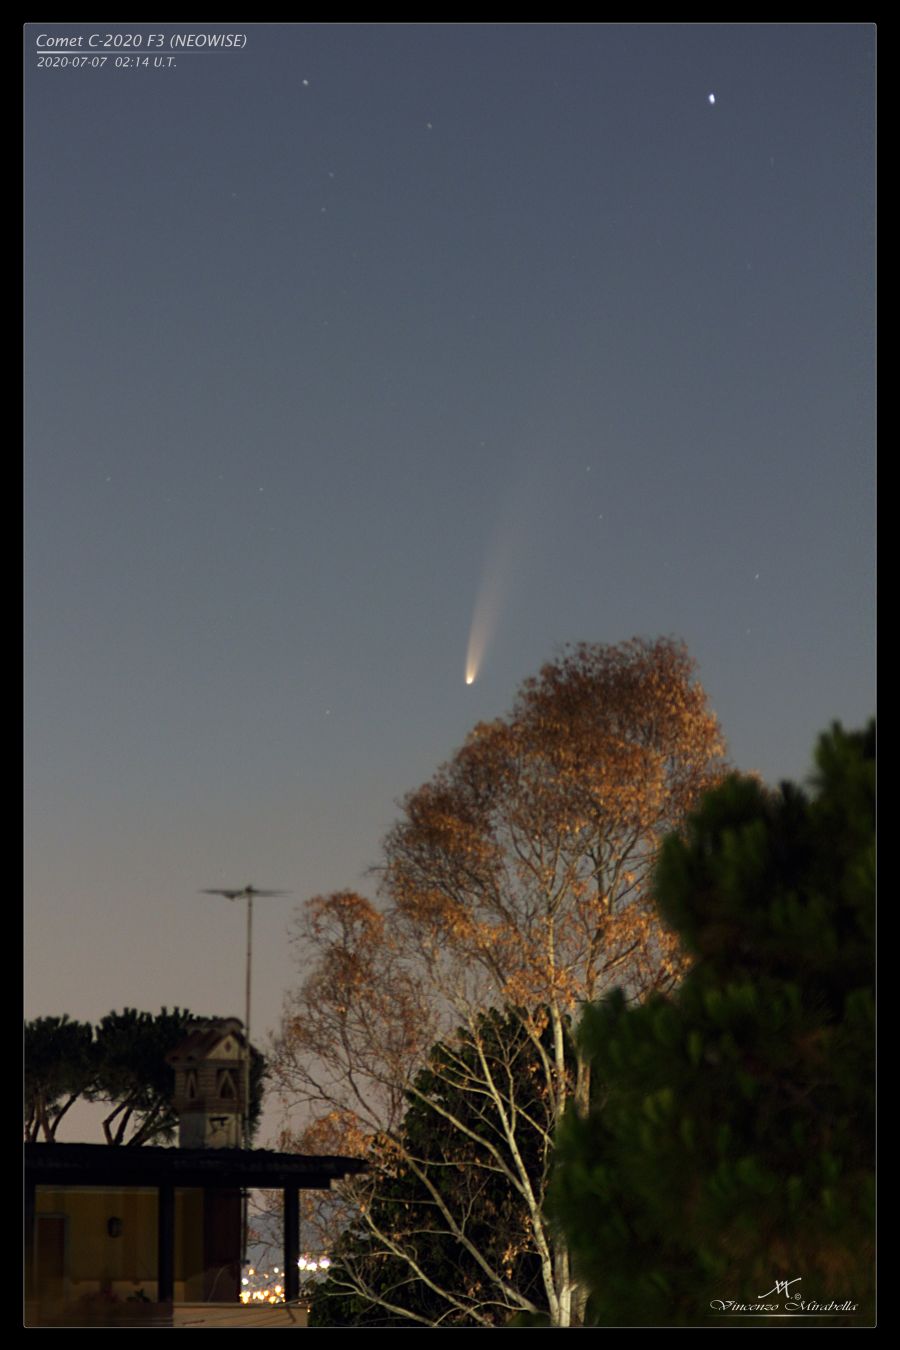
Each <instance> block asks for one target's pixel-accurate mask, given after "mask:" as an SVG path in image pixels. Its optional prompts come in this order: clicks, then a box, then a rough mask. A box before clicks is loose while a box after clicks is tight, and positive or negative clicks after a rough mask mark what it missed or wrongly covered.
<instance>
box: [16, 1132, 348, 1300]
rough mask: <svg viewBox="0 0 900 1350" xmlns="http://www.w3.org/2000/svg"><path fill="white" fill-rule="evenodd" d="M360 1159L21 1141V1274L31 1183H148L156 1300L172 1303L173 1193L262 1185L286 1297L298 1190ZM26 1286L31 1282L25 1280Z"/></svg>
mask: <svg viewBox="0 0 900 1350" xmlns="http://www.w3.org/2000/svg"><path fill="white" fill-rule="evenodd" d="M364 1166H365V1164H364V1163H363V1162H362V1160H361V1159H359V1158H345V1157H340V1156H325V1157H315V1156H310V1155H305V1154H296V1153H275V1152H271V1151H269V1150H267V1149H246V1150H245V1149H213V1148H157V1147H138V1148H129V1147H127V1146H111V1145H108V1144H26V1145H25V1222H26V1242H25V1251H26V1278H28V1277H29V1276H30V1274H31V1271H30V1267H31V1260H32V1253H33V1232H34V1213H35V1190H36V1188H37V1187H38V1186H52V1187H54V1188H57V1189H62V1188H66V1189H68V1188H69V1187H79V1186H104V1187H116V1188H119V1189H123V1190H127V1189H128V1188H130V1187H142V1188H153V1189H155V1190H156V1192H157V1218H158V1229H157V1233H158V1238H157V1298H158V1301H159V1302H160V1303H171V1302H172V1301H173V1299H174V1285H175V1190H176V1188H182V1187H183V1188H192V1189H199V1190H203V1191H209V1190H235V1189H264V1190H275V1191H281V1192H282V1195H283V1197H284V1274H285V1299H286V1301H288V1302H290V1301H291V1300H292V1299H296V1298H298V1297H299V1294H300V1271H299V1268H298V1264H297V1262H298V1258H299V1256H300V1209H299V1202H298V1201H299V1192H300V1191H302V1190H308V1191H324V1190H329V1189H330V1188H331V1186H332V1184H333V1183H334V1182H336V1181H341V1180H342V1179H343V1178H344V1177H348V1176H353V1175H356V1174H357V1173H359V1172H361V1171H363V1169H364ZM28 1282H29V1283H31V1280H30V1279H29V1281H28Z"/></svg>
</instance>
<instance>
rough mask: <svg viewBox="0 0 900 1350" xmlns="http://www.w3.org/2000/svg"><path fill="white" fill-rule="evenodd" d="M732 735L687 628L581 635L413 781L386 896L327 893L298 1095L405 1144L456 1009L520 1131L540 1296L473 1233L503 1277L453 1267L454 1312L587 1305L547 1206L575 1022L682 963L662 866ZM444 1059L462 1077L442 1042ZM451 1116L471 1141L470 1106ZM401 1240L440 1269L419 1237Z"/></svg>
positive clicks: (301, 1034)
mask: <svg viewBox="0 0 900 1350" xmlns="http://www.w3.org/2000/svg"><path fill="white" fill-rule="evenodd" d="M722 749H723V746H722V740H721V736H720V733H719V729H718V725H717V722H716V719H715V717H714V716H713V714H712V713H711V712H710V711H709V709H708V706H707V701H706V696H705V694H704V692H703V690H702V688H701V687H700V685H699V684H698V683H697V682H696V680H695V678H694V670H693V665H692V663H691V661H690V659H689V657H688V655H687V653H686V651H685V650H684V648H683V647H681V646H680V645H678V644H676V643H674V642H671V641H667V640H660V641H657V642H652V643H651V642H648V641H641V640H637V639H635V640H634V641H632V642H630V643H626V644H623V645H622V646H620V647H599V646H580V647H577V648H574V649H570V650H568V651H567V652H566V653H565V654H564V655H563V657H562V658H561V659H560V660H559V661H557V662H555V663H554V664H551V665H548V666H547V667H545V669H544V670H543V671H542V672H541V674H540V676H539V677H538V678H536V679H533V680H530V681H528V682H527V683H526V684H525V686H524V687H523V689H522V691H521V693H520V695H519V697H518V699H517V701H516V703H515V705H514V707H513V710H512V713H511V714H510V716H509V717H507V718H505V719H498V720H497V721H495V722H492V723H490V724H482V725H480V726H478V727H476V728H475V730H474V731H473V732H472V734H471V735H470V736H469V738H468V740H467V741H466V743H465V745H464V746H463V747H462V749H461V750H460V751H459V752H458V753H457V754H456V755H455V756H454V758H453V759H452V760H451V761H450V763H449V764H447V765H445V766H444V767H443V768H442V769H440V770H439V771H438V773H437V774H436V775H435V777H434V778H433V779H432V780H431V782H430V783H427V784H426V785H425V786H424V787H422V788H420V789H419V790H418V791H416V792H413V793H411V794H410V795H409V796H408V797H407V798H406V799H405V801H404V802H403V803H402V815H401V818H400V819H399V821H398V822H397V824H396V825H395V826H394V828H393V829H392V830H391V831H390V833H389V834H388V836H387V838H386V840H385V843H384V865H383V868H382V905H383V908H382V909H381V910H378V909H376V908H375V906H374V905H372V904H370V903H369V902H368V901H367V900H365V899H363V898H362V897H360V896H356V895H352V894H348V893H341V894H338V895H334V896H331V897H326V898H318V899H316V900H314V901H312V902H311V903H310V905H309V907H308V910H307V919H306V924H305V926H304V927H303V928H302V930H301V941H302V944H303V950H304V952H305V953H306V954H310V953H311V954H312V956H313V960H314V965H313V968H312V972H311V974H310V975H309V977H308V979H307V980H306V982H305V983H304V984H303V986H302V987H301V988H300V989H299V990H298V991H297V993H296V994H295V995H293V996H292V997H291V998H290V999H289V1000H288V1002H287V1004H286V1007H285V1018H284V1024H283V1031H282V1035H281V1038H280V1040H279V1043H278V1046H277V1049H276V1055H275V1073H276V1078H277V1079H278V1081H279V1082H280V1084H281V1087H282V1091H283V1093H284V1094H285V1096H286V1097H288V1098H290V1099H291V1100H292V1101H293V1102H295V1103H297V1104H302V1105H303V1106H304V1107H305V1108H306V1109H307V1110H309V1109H312V1111H313V1112H314V1113H315V1114H321V1115H326V1114H330V1117H331V1119H332V1120H334V1119H340V1120H342V1121H344V1122H345V1123H348V1124H350V1125H352V1128H353V1129H354V1130H355V1131H356V1132H357V1134H358V1135H361V1136H365V1135H369V1136H370V1137H372V1138H378V1139H384V1138H389V1139H391V1141H392V1143H393V1146H394V1147H395V1148H399V1149H400V1150H401V1153H402V1152H403V1145H402V1138H401V1133H400V1128H399V1127H400V1122H401V1119H402V1114H403V1110H404V1108H405V1106H406V1104H407V1102H408V1100H409V1098H410V1097H412V1099H413V1100H417V1101H420V1102H421V1103H422V1105H423V1107H424V1106H425V1105H426V1103H425V1102H424V1101H423V1100H422V1097H423V1094H422V1089H421V1086H420V1083H419V1080H417V1072H418V1070H419V1068H420V1067H421V1065H422V1064H423V1063H426V1061H427V1057H428V1047H429V1046H430V1045H431V1044H432V1043H433V1042H434V1041H435V1040H438V1039H441V1038H443V1039H444V1040H445V1043H446V1040H447V1038H448V1037H450V1036H452V1035H453V1029H454V1028H457V1029H458V1030H457V1031H456V1042H455V1043H456V1045H457V1053H458V1054H459V1055H460V1056H462V1057H463V1058H464V1059H465V1060H466V1062H467V1063H470V1064H471V1065H472V1066H473V1071H472V1077H471V1079H470V1081H468V1082H467V1085H466V1087H465V1092H466V1094H467V1095H469V1096H475V1097H480V1098H481V1099H482V1100H483V1101H485V1102H489V1103H490V1109H491V1111H492V1112H493V1113H494V1117H495V1119H496V1120H497V1122H498V1124H499V1129H500V1130H501V1132H502V1136H503V1138H502V1143H498V1145H497V1153H496V1155H495V1160H494V1165H495V1166H496V1167H497V1170H498V1173H499V1175H500V1176H502V1178H503V1183H504V1184H505V1185H506V1186H507V1187H509V1188H510V1190H511V1193H514V1194H515V1196H516V1203H517V1205H518V1206H519V1207H520V1208H521V1216H520V1217H517V1219H516V1224H517V1225H519V1227H521V1224H522V1223H525V1224H526V1225H527V1226H528V1229H529V1231H530V1233H531V1240H532V1242H533V1246H534V1252H535V1255H536V1260H537V1262H538V1266H539V1269H540V1296H539V1297H536V1296H535V1295H534V1291H533V1287H532V1286H530V1285H529V1287H528V1289H527V1290H523V1289H522V1288H519V1287H517V1286H516V1284H515V1283H514V1282H513V1281H512V1280H511V1279H509V1278H508V1277H507V1276H506V1274H505V1273H504V1269H503V1268H502V1266H501V1267H498V1265H497V1263H493V1264H492V1263H491V1262H490V1261H488V1260H487V1259H486V1258H485V1255H484V1252H483V1251H479V1250H478V1248H477V1246H476V1244H471V1245H470V1247H469V1251H470V1255H471V1256H472V1258H473V1260H476V1261H478V1260H479V1259H481V1261H482V1268H483V1270H484V1277H485V1282H486V1285H489V1286H490V1294H489V1295H487V1294H485V1292H484V1291H483V1290H481V1291H479V1292H478V1295H477V1297H474V1296H473V1297H471V1298H466V1297H463V1298H461V1297H460V1292H459V1290H458V1289H457V1288H455V1287H448V1286H445V1285H440V1286H439V1287H438V1288H436V1289H433V1290H432V1293H433V1294H434V1295H435V1296H436V1297H438V1298H440V1299H443V1301H444V1304H445V1306H447V1307H452V1308H453V1315H454V1317H457V1318H462V1317H468V1319H469V1320H470V1321H471V1322H473V1323H474V1324H494V1323H495V1322H496V1321H498V1320H502V1319H504V1318H506V1319H509V1318H511V1317H514V1316H529V1317H535V1318H540V1317H542V1316H545V1317H546V1319H547V1320H548V1321H549V1322H550V1324H552V1325H554V1326H569V1325H573V1324H577V1323H578V1322H579V1320H580V1317H581V1307H582V1303H583V1300H582V1298H581V1295H580V1292H579V1290H578V1288H577V1285H576V1282H575V1281H574V1280H573V1277H572V1274H571V1270H570V1267H569V1258H568V1250H567V1247H566V1244H565V1243H564V1242H560V1241H558V1239H557V1236H556V1235H555V1233H554V1232H553V1230H552V1229H551V1228H550V1226H549V1225H548V1224H547V1222H546V1220H545V1217H544V1198H545V1190H546V1184H547V1178H548V1175H549V1156H550V1140H551V1138H552V1134H553V1130H554V1129H555V1126H556V1124H557V1122H558V1121H559V1119H560V1118H561V1115H562V1112H563V1110H564V1108H565V1106H566V1103H567V1102H568V1101H569V1100H570V1098H572V1097H573V1096H574V1098H575V1099H576V1100H578V1101H580V1102H582V1103H583V1104H586V1103H587V1100H588V1092H589V1066H588V1063H587V1062H586V1061H585V1060H584V1059H582V1058H579V1057H577V1056H576V1058H575V1062H574V1063H572V1061H571V1058H570V1057H569V1056H568V1055H567V1051H566V1042H567V1035H566V1026H567V1022H568V1019H569V1018H570V1017H571V1015H572V1013H573V1012H574V1011H575V1010H576V1009H577V1008H578V1007H579V1006H580V1005H581V1004H582V1003H583V1002H584V1001H586V1000H590V999H594V998H596V997H598V996H599V995H600V994H602V993H603V992H604V991H605V990H606V989H607V988H609V987H610V986H611V985H612V983H614V982H618V983H621V984H622V985H623V986H624V987H625V988H627V990H628V992H629V995H630V997H632V998H641V997H644V996H646V994H647V993H648V992H649V991H651V990H653V989H659V988H669V987H671V985H672V984H673V983H674V982H675V981H676V980H677V978H678V977H679V974H680V972H681V968H682V962H681V956H680V953H679V950H678V948H677V946H676V944H675V943H674V941H673V940H672V939H671V937H670V936H669V935H668V934H667V933H666V932H665V931H664V930H663V929H662V927H661V926H660V925H659V923H658V921H657V919H656V915H655V911H654V908H653V905H652V896H651V891H650V886H649V879H650V869H651V867H652V864H653V862H654V859H655V856H656V851H657V848H658V845H659V841H660V839H661V837H662V836H663V835H664V834H665V833H667V832H668V831H669V830H670V829H672V828H675V827H677V826H678V825H679V823H680V822H681V820H682V819H683V816H684V813H685V812H686V811H687V810H688V809H689V808H690V807H692V806H693V805H694V804H695V803H696V801H697V800H698V798H699V795H700V794H701V793H702V791H703V790H704V789H705V788H706V787H707V786H708V785H709V784H710V782H712V781H714V780H715V779H716V777H717V776H719V775H720V774H721V772H722V761H721V754H722ZM490 1008H499V1009H502V1010H503V1016H504V1017H509V1018H511V1019H513V1021H514V1022H515V1023H516V1025H517V1027H518V1033H517V1034H518V1036H520V1037H523V1038H524V1039H525V1040H526V1041H527V1042H528V1043H529V1045H530V1047H531V1051H532V1053H533V1055H534V1057H535V1063H536V1064H537V1065H538V1066H539V1076H540V1078H539V1087H540V1095H541V1101H542V1103H543V1106H542V1117H541V1121H542V1123H541V1126H540V1128H541V1129H544V1130H546V1137H547V1147H546V1149H545V1152H544V1154H543V1163H542V1166H541V1168H540V1169H538V1171H537V1173H535V1172H534V1171H533V1170H532V1169H531V1168H530V1165H529V1163H528V1161H527V1159H526V1158H525V1157H524V1156H523V1154H522V1151H521V1149H520V1147H519V1138H518V1131H519V1130H520V1129H521V1125H522V1116H521V1113H520V1111H519V1103H518V1099H517V1084H516V1082H515V1079H514V1077H513V1078H511V1077H510V1075H509V1074H507V1073H504V1072H502V1071H500V1070H499V1069H498V1067H497V1065H496V1063H495V1062H494V1060H493V1059H492V1057H491V1055H490V1054H489V1053H488V1049H487V1047H486V1045H485V1031H484V1023H483V1016H484V1013H485V1012H486V1010H488V1009H490ZM429 1067H430V1072H431V1073H432V1075H434V1076H436V1077H437V1078H443V1079H445V1080H447V1081H448V1084H449V1080H448V1073H447V1068H446V1066H445V1065H443V1063H442V1062H441V1061H440V1059H439V1060H438V1061H437V1063H436V1062H435V1061H434V1060H433V1059H432V1060H431V1061H430V1062H429ZM447 1119H448V1124H449V1125H450V1126H451V1127H452V1129H453V1130H454V1131H456V1133H457V1135H458V1138H459V1140H460V1144H461V1147H463V1148H465V1147H466V1146H467V1143H466V1140H467V1138H468V1136H467V1135H466V1130H465V1127H464V1125H463V1122H462V1121H461V1120H459V1119H458V1118H457V1116H456V1115H454V1114H452V1113H450V1114H449V1115H448V1116H447ZM407 1152H408V1150H407ZM403 1156H404V1157H405V1156H406V1154H404V1155H403ZM387 1180H388V1181H390V1177H388V1178H387ZM378 1184H379V1174H378V1172H377V1169H376V1174H375V1178H374V1180H372V1179H370V1181H369V1182H367V1183H365V1185H364V1186H363V1188H362V1189H360V1188H359V1187H358V1186H357V1189H356V1191H355V1194H350V1195H349V1196H348V1199H349V1200H350V1202H351V1203H352V1202H353V1200H354V1199H355V1201H356V1204H357V1210H358V1212H359V1213H362V1214H363V1215H364V1214H366V1213H370V1212H371V1207H372V1203H373V1199H372V1187H373V1186H374V1187H376V1189H377V1186H378ZM441 1222H442V1224H443V1231H444V1233H445V1235H446V1236H447V1238H449V1239H452V1240H453V1241H456V1242H458V1243H462V1244H463V1245H465V1244H466V1242H467V1241H469V1242H470V1239H468V1237H467V1234H466V1224H465V1223H463V1222H462V1221H461V1215H460V1214H459V1213H458V1212H456V1211H454V1210H452V1209H451V1208H450V1207H449V1206H447V1207H446V1212H445V1211H442V1212H441ZM393 1255H394V1256H395V1257H396V1258H397V1259H398V1260H401V1261H406V1263H407V1266H408V1267H409V1271H410V1278H411V1279H414V1280H421V1279H422V1278H423V1274H424V1272H422V1271H421V1269H418V1268H417V1259H416V1254H415V1251H414V1250H413V1249H412V1247H411V1246H406V1247H404V1246H403V1244H398V1250H397V1251H395V1252H394V1253H393ZM433 1283H434V1284H437V1283H438V1282H437V1281H433ZM361 1292H362V1291H361ZM487 1304H489V1305H490V1311H489V1312H486V1311H485V1307H486V1306H487ZM435 1320H439V1319H437V1318H436V1319H435Z"/></svg>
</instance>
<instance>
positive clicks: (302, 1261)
mask: <svg viewBox="0 0 900 1350" xmlns="http://www.w3.org/2000/svg"><path fill="white" fill-rule="evenodd" d="M330 1265H331V1261H330V1259H329V1258H328V1257H327V1256H311V1255H309V1254H308V1253H304V1255H302V1256H299V1257H298V1258H297V1266H298V1268H299V1269H300V1270H302V1271H303V1272H304V1273H305V1274H306V1275H307V1276H310V1275H315V1274H316V1273H317V1272H318V1271H323V1270H327V1269H328V1267H329V1266H330ZM279 1276H281V1278H277V1279H276V1277H279ZM241 1284H242V1285H243V1286H244V1287H243V1288H242V1289H241V1302H242V1303H243V1304H250V1303H256V1304H259V1303H283V1302H284V1284H283V1275H282V1267H281V1266H273V1267H272V1273H271V1274H270V1273H269V1271H267V1270H256V1269H255V1268H254V1267H252V1266H251V1267H250V1268H249V1269H248V1270H247V1274H246V1275H244V1276H243V1277H242V1279H241Z"/></svg>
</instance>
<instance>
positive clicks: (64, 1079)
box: [24, 1015, 96, 1144]
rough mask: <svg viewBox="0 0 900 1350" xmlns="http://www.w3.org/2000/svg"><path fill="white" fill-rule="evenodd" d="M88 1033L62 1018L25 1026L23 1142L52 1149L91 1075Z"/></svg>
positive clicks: (86, 1026)
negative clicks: (64, 1119)
mask: <svg viewBox="0 0 900 1350" xmlns="http://www.w3.org/2000/svg"><path fill="white" fill-rule="evenodd" d="M93 1042H94V1033H93V1028H92V1027H91V1025H90V1023H88V1022H72V1021H70V1020H69V1018H68V1017H67V1016H65V1015H64V1016H62V1017H38V1018H36V1019H35V1021H33V1022H27V1023H26V1024H25V1043H24V1050H25V1140H26V1143H29V1144H34V1143H36V1142H37V1140H38V1139H39V1137H40V1136H41V1135H43V1138H44V1140H45V1142H46V1143H49V1144H52V1143H53V1142H54V1141H55V1139H56V1131H57V1128H58V1126H59V1123H60V1121H61V1120H62V1118H63V1116H64V1115H65V1114H66V1112H67V1111H68V1110H69V1108H70V1107H71V1106H73V1105H74V1104H75V1102H77V1101H78V1098H79V1097H82V1096H84V1095H85V1093H87V1092H88V1091H89V1090H90V1088H91V1086H92V1084H93V1082H94V1078H95V1075H96V1055H95V1054H94V1044H93Z"/></svg>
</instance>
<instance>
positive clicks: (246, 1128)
mask: <svg viewBox="0 0 900 1350" xmlns="http://www.w3.org/2000/svg"><path fill="white" fill-rule="evenodd" d="M252 962H253V893H252V891H251V890H250V888H249V887H248V889H247V997H246V1000H245V1005H244V1007H245V1014H244V1034H245V1036H246V1043H245V1046H244V1131H243V1133H244V1148H249V1147H250V969H251V965H252Z"/></svg>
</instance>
